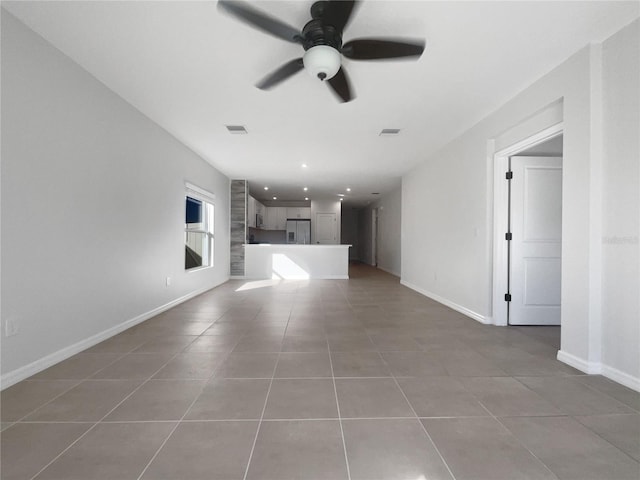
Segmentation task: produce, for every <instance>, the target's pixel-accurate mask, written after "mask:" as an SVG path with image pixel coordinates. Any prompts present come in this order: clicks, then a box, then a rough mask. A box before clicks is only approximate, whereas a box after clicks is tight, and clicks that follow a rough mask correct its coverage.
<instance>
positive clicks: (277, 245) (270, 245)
mask: <svg viewBox="0 0 640 480" xmlns="http://www.w3.org/2000/svg"><path fill="white" fill-rule="evenodd" d="M244 246H245V247H252V248H253V247H259V248H265V247H274V248H282V247H287V248H301V247H302V248H307V247H314V248H319V247H322V248H349V247H351V246H352V245H346V244H339V245H319V244H313V243H308V244H298V243H245V244H244Z"/></svg>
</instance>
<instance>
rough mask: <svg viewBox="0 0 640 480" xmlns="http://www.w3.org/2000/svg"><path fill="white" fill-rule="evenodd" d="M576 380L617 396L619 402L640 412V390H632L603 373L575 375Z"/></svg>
mask: <svg viewBox="0 0 640 480" xmlns="http://www.w3.org/2000/svg"><path fill="white" fill-rule="evenodd" d="M575 380H577V381H578V382H580V383H583V384H585V385H588V386H589V387H591V388H593V389H595V390H598V391H599V392H602V393H605V394H607V395H609V396H610V397H613V398H615V399H616V400H618V401H619V402H622V403H624V404H625V405H627V406H628V407H631V408H633V409H634V410H635V411H636V412H640V392H636V391H634V390H631V389H630V388H627V387H625V386H624V385H620V384H619V383H616V382H614V381H612V380H609V379H608V378H605V377H603V376H602V375H581V376H579V377H575Z"/></svg>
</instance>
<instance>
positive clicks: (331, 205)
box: [311, 199, 342, 243]
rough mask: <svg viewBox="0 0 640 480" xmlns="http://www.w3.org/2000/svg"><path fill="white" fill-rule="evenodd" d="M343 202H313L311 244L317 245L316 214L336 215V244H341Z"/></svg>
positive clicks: (322, 200)
mask: <svg viewBox="0 0 640 480" xmlns="http://www.w3.org/2000/svg"><path fill="white" fill-rule="evenodd" d="M341 203H342V202H340V201H339V200H338V201H335V200H324V199H321V200H311V243H316V238H315V237H316V224H317V221H316V214H318V213H335V214H336V243H340V238H341V229H340V225H341V223H342V205H341Z"/></svg>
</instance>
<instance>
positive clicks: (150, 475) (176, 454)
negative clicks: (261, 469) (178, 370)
mask: <svg viewBox="0 0 640 480" xmlns="http://www.w3.org/2000/svg"><path fill="white" fill-rule="evenodd" d="M257 428H258V422H187V423H181V424H180V425H178V428H176V430H175V431H174V432H173V434H172V435H171V437H170V438H169V440H168V441H167V443H166V444H165V445H164V446H163V447H162V450H160V452H159V453H158V455H157V456H156V458H155V459H154V460H153V462H151V464H150V465H149V468H148V469H147V471H146V472H145V473H144V475H143V476H142V478H143V479H145V480H146V479H154V480H160V479H162V480H177V479H185V480H186V479H188V480H216V479H220V480H233V479H239V480H240V479H242V478H244V474H245V471H246V468H247V462H248V461H249V455H250V453H251V447H252V445H253V440H254V438H255V435H256V430H257Z"/></svg>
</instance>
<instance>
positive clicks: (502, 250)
mask: <svg viewBox="0 0 640 480" xmlns="http://www.w3.org/2000/svg"><path fill="white" fill-rule="evenodd" d="M563 131H564V123H563V122H558V123H556V124H555V125H552V126H550V127H548V128H545V129H544V130H541V131H540V132H538V133H536V134H534V135H531V136H529V137H527V138H526V139H524V140H521V141H519V142H516V143H514V144H512V145H510V146H509V147H507V148H503V149H502V150H499V151H497V152H495V153H494V154H493V159H494V161H493V166H494V170H493V272H492V273H493V275H492V278H493V282H492V283H493V287H492V289H493V294H492V297H493V302H492V308H491V311H492V315H493V323H494V324H495V325H507V304H506V302H505V301H504V294H505V293H507V276H506V274H505V272H506V271H507V268H508V260H507V248H506V240H505V239H504V234H505V232H506V231H507V205H508V202H509V197H508V195H509V194H508V189H507V182H506V180H505V178H504V174H505V172H506V171H507V168H508V165H509V157H510V156H512V155H515V154H517V153H519V152H522V151H523V150H526V149H527V148H530V147H533V146H534V145H537V144H539V143H542V142H545V141H547V140H549V139H551V138H553V137H557V136H558V135H561V134H562V132H563Z"/></svg>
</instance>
